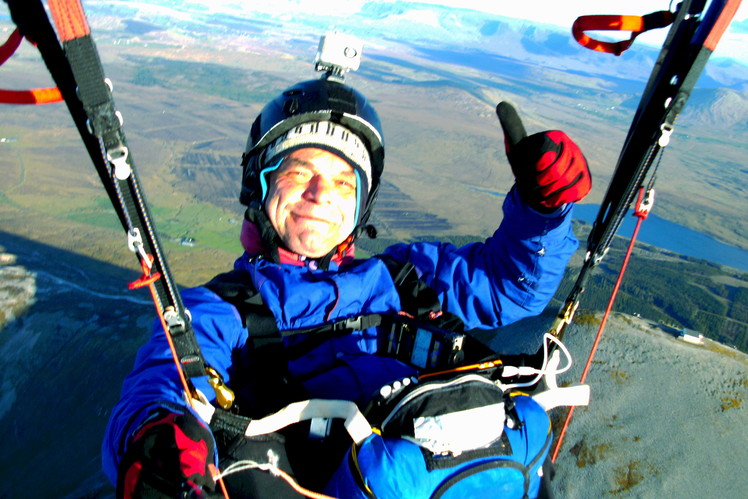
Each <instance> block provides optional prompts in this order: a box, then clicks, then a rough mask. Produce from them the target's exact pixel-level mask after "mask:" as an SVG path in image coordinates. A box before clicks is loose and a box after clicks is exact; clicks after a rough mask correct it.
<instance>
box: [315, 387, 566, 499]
mask: <svg viewBox="0 0 748 499" xmlns="http://www.w3.org/2000/svg"><path fill="white" fill-rule="evenodd" d="M400 385H401V386H402V384H400ZM401 386H398V387H396V388H401ZM399 391H400V393H399V394H398V396H396V397H392V396H390V397H388V398H389V400H387V401H385V402H384V403H380V404H379V405H380V407H374V410H372V411H367V418H368V419H369V420H370V421H371V420H381V424H379V425H377V426H378V430H375V433H373V434H372V435H370V436H369V437H368V438H366V439H365V440H363V441H362V442H360V443H359V444H355V445H354V446H353V447H352V448H351V449H350V450H349V451H348V453H347V454H346V456H345V458H344V460H343V462H342V464H341V466H340V467H339V468H338V469H337V471H336V472H335V474H334V475H333V477H332V479H331V481H330V482H329V484H328V486H327V487H326V490H325V493H327V494H329V495H331V496H334V497H340V498H346V499H348V498H362V499H367V498H372V497H376V498H380V499H387V498H397V499H403V498H414V499H421V498H423V499H427V498H443V499H452V498H466V497H488V496H490V497H501V498H524V497H536V496H537V493H538V489H539V487H540V480H541V475H542V465H543V462H544V461H545V458H546V456H547V454H548V450H549V447H550V444H551V440H552V432H551V425H550V420H549V418H548V415H547V414H546V412H545V411H544V410H543V408H542V407H540V405H538V404H537V402H535V401H534V400H533V399H532V398H531V397H529V396H527V395H523V394H516V395H505V394H504V393H503V391H502V390H501V388H499V387H498V386H497V385H496V384H495V383H494V382H492V381H491V380H489V379H487V378H485V377H483V376H480V375H477V374H467V375H462V376H459V377H457V378H454V379H451V380H446V381H429V382H425V383H421V384H418V385H414V384H411V386H409V387H408V389H400V390H399ZM387 395H389V394H387Z"/></svg>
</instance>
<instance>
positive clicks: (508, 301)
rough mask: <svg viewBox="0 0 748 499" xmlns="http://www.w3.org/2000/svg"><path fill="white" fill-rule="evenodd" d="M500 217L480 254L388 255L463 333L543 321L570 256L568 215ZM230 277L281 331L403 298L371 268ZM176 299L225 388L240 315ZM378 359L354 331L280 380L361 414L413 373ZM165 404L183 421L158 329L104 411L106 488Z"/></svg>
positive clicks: (520, 211)
mask: <svg viewBox="0 0 748 499" xmlns="http://www.w3.org/2000/svg"><path fill="white" fill-rule="evenodd" d="M503 208H504V219H503V221H502V223H501V225H500V227H499V228H498V229H497V231H496V232H495V233H494V234H493V236H491V237H490V238H488V239H487V240H486V241H485V242H483V243H473V244H468V245H466V246H463V247H461V248H456V247H454V246H453V245H450V244H441V243H413V244H397V245H394V246H391V247H389V248H388V249H387V250H386V251H385V253H386V254H388V255H391V256H392V257H394V258H396V259H397V260H399V261H401V262H405V261H409V262H411V263H412V264H414V265H415V267H416V269H417V271H418V273H419V275H420V277H421V279H423V280H424V281H425V282H426V283H427V284H428V285H429V286H431V287H432V288H433V289H434V290H435V291H437V293H438V296H439V299H440V301H441V303H442V310H444V311H446V312H451V313H453V314H456V315H457V316H458V317H459V318H460V319H462V321H463V322H464V323H465V328H466V329H475V328H488V329H493V328H497V327H499V326H502V325H506V324H509V323H512V322H514V321H517V320H519V319H522V318H524V317H528V316H532V315H537V314H539V313H540V312H542V310H543V309H544V308H545V306H546V305H547V304H548V302H549V301H550V299H551V298H552V296H553V294H554V293H555V291H556V289H557V287H558V284H559V283H560V281H561V278H562V276H563V272H564V269H565V267H566V264H567V262H568V260H569V258H570V257H571V255H572V253H573V252H574V250H575V249H576V248H577V246H578V242H577V240H576V238H575V237H574V235H573V233H572V231H571V209H572V207H571V205H569V206H567V207H565V208H564V209H562V210H559V212H558V213H554V214H552V215H542V214H539V213H537V212H536V211H534V210H532V209H530V208H528V207H527V206H526V205H524V204H523V203H522V202H521V201H520V200H519V196H518V195H517V194H516V192H515V191H514V190H512V191H511V192H510V193H509V195H507V197H506V199H505V202H504V207H503ZM235 268H238V269H244V270H247V271H248V272H249V274H250V275H251V276H252V279H253V281H254V285H255V287H256V289H258V290H259V292H260V293H261V295H262V298H263V300H264V302H265V304H267V306H268V307H269V308H270V310H271V311H272V312H273V315H274V316H275V318H276V323H277V326H278V328H279V330H287V329H297V328H304V327H312V326H315V325H320V324H324V323H325V322H327V321H332V320H336V319H344V318H349V317H356V316H359V315H362V314H368V313H372V314H395V313H397V312H398V311H400V297H399V295H398V293H397V290H396V289H395V286H394V284H393V282H392V278H391V276H390V273H389V271H388V270H387V268H386V266H385V265H384V263H383V262H382V261H381V260H379V259H369V260H357V261H355V262H354V263H353V264H351V265H347V266H345V267H344V268H340V269H332V270H328V271H320V270H313V269H312V268H310V267H299V266H294V265H280V264H274V263H271V262H268V261H267V260H265V259H263V258H254V257H250V256H249V255H247V254H245V255H243V256H242V257H241V258H239V259H238V260H237V261H236V263H235ZM182 298H183V301H184V304H185V306H186V307H187V309H188V310H189V311H190V313H191V315H192V326H193V329H194V331H195V334H196V335H197V339H198V342H199V343H200V346H201V349H202V352H203V355H204V357H205V359H206V361H207V362H208V364H210V365H211V366H212V367H214V368H215V369H217V370H218V371H219V372H220V373H221V374H222V375H223V377H224V379H225V380H226V382H227V384H229V386H230V385H231V376H230V374H231V372H232V368H233V367H234V366H232V353H235V352H238V351H240V350H241V349H242V348H243V347H244V345H245V343H246V342H247V338H248V336H247V331H246V329H245V328H244V327H243V324H242V321H241V318H240V316H239V314H238V312H237V310H236V309H235V308H234V306H233V305H230V304H229V303H227V302H225V301H223V300H222V299H221V298H219V297H218V296H217V295H215V294H214V293H213V292H212V291H210V290H208V289H207V288H205V287H198V288H193V289H187V290H185V291H184V292H183V294H182ZM292 338H295V337H292ZM375 352H376V331H375V330H373V329H371V330H365V331H359V332H355V333H352V334H349V335H347V336H344V337H340V338H335V339H333V340H329V341H327V342H325V343H324V344H322V345H320V346H318V347H317V348H315V349H314V350H312V351H311V352H309V354H308V355H305V356H304V357H303V359H300V360H298V361H294V362H291V363H290V365H289V371H290V373H291V375H292V376H296V377H298V378H299V379H301V378H303V379H305V380H306V381H304V387H305V388H306V390H307V391H308V392H309V393H310V394H311V396H312V397H316V398H342V399H346V400H353V401H356V402H357V403H359V404H364V403H365V402H366V401H367V398H368V397H369V396H371V395H372V394H373V393H375V391H377V390H378V389H379V388H381V386H382V385H384V384H386V383H389V382H391V381H393V380H395V379H400V378H402V377H404V376H409V375H412V374H414V373H413V370H412V368H411V367H409V366H406V365H405V364H402V363H400V362H397V361H395V360H394V359H390V358H383V357H378V356H375V355H372V354H373V353H375ZM193 382H194V383H195V386H196V388H198V389H200V390H201V391H202V392H203V393H204V394H206V395H207V396H208V397H212V396H214V393H213V389H212V388H210V387H209V386H208V384H207V381H206V380H205V379H203V378H198V379H193ZM164 404H170V405H178V406H182V407H184V408H185V411H187V410H190V409H189V407H188V405H187V403H186V402H185V400H184V398H183V394H182V389H181V385H180V382H179V378H178V375H177V372H176V369H175V367H174V364H173V361H172V357H171V352H170V351H169V348H168V345H167V342H166V338H165V335H164V332H163V330H162V329H161V326H160V324H159V325H158V326H157V327H155V328H154V332H153V334H152V336H151V339H150V341H149V342H148V343H147V344H146V345H144V346H143V347H142V348H141V349H140V351H139V352H138V355H137V358H136V361H135V367H134V369H133V371H132V373H130V375H129V376H128V377H127V378H126V379H125V381H124V384H123V388H122V394H121V398H120V401H119V402H118V403H117V405H116V406H115V407H114V409H113V410H112V414H111V417H110V421H109V426H108V428H107V432H106V435H105V439H104V442H103V446H102V452H103V466H104V471H105V473H106V474H107V476H108V477H109V478H110V479H111V480H112V482H113V483H116V476H117V465H118V463H119V460H120V458H121V456H122V455H123V454H124V452H125V450H126V445H127V444H128V440H129V437H130V434H131V432H132V431H133V430H134V429H135V428H137V427H138V425H139V423H140V422H141V421H142V420H143V419H144V418H145V417H146V416H147V415H148V414H149V413H150V412H151V411H152V410H153V409H155V408H156V407H159V406H162V405H164Z"/></svg>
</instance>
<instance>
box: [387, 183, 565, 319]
mask: <svg viewBox="0 0 748 499" xmlns="http://www.w3.org/2000/svg"><path fill="white" fill-rule="evenodd" d="M503 209H504V219H503V220H502V222H501V225H500V226H499V228H498V229H497V230H496V232H495V233H494V234H493V236H491V237H489V238H488V239H487V240H486V241H485V242H482V243H472V244H468V245H466V246H463V247H461V248H456V247H455V246H453V245H451V244H440V243H414V244H410V245H405V244H398V245H394V246H392V247H390V248H388V249H387V251H386V253H387V254H389V255H391V256H393V257H395V258H396V259H398V260H400V261H406V260H408V261H410V262H411V263H413V264H414V265H415V266H416V268H417V269H418V271H419V272H420V274H421V276H420V277H421V278H422V279H423V280H424V281H425V282H426V283H427V284H429V285H430V286H431V287H432V288H434V289H435V290H436V291H437V293H438V294H439V297H440V299H441V301H442V307H443V310H445V311H448V312H451V313H454V314H456V315H457V316H459V317H460V318H461V319H462V320H463V322H464V323H465V326H466V328H467V329H476V328H483V329H492V328H496V327H499V326H503V325H506V324H510V323H512V322H515V321H517V320H519V319H522V318H525V317H529V316H533V315H537V314H540V313H541V312H542V311H543V309H544V308H545V306H546V305H547V304H548V302H549V301H550V300H551V298H552V297H553V294H554V293H555V292H556V289H557V288H558V285H559V284H560V282H561V278H562V277H563V274H564V269H565V267H566V264H567V263H568V261H569V258H570V257H571V255H572V254H573V253H574V251H575V250H576V249H577V247H578V245H579V243H578V241H577V239H576V238H575V237H574V234H573V233H572V230H571V211H572V205H567V206H566V207H564V208H561V209H559V210H558V212H557V213H553V214H551V215H544V214H541V213H538V212H536V211H535V210H532V209H531V208H529V207H528V206H527V205H525V204H524V203H523V202H522V201H521V200H520V199H519V195H518V194H517V192H516V190H515V189H512V190H511V191H510V192H509V194H508V195H507V196H506V199H505V201H504V206H503Z"/></svg>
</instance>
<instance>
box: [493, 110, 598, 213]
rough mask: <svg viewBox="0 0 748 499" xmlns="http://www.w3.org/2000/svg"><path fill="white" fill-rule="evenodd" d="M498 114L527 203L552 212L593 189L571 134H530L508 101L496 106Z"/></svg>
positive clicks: (518, 188) (554, 132) (582, 156)
mask: <svg viewBox="0 0 748 499" xmlns="http://www.w3.org/2000/svg"><path fill="white" fill-rule="evenodd" d="M496 114H497V115H498V117H499V121H500V122H501V128H502V129H503V130H504V144H505V147H506V156H507V158H508V159H509V164H510V165H511V167H512V172H513V173H514V178H515V180H516V183H517V190H518V191H519V195H520V197H521V198H522V200H523V201H524V202H525V203H527V204H528V205H530V206H531V207H532V208H534V209H536V210H538V211H541V212H545V213H550V212H553V211H555V210H556V209H558V208H559V207H561V206H562V205H564V204H566V203H573V202H576V201H579V200H581V199H582V198H584V197H585V196H586V195H587V193H589V192H590V188H591V187H592V179H591V178H590V170H589V167H588V166H587V160H586V159H585V158H584V154H582V151H581V150H580V149H579V146H577V145H576V144H575V143H574V141H573V140H571V139H570V138H569V136H568V135H566V134H565V133H564V132H561V131H558V130H552V131H546V132H540V133H536V134H534V135H530V136H529V137H528V136H527V132H526V131H525V127H524V126H523V125H522V120H520V118H519V116H518V115H517V111H516V110H515V109H514V107H512V105H511V104H509V103H507V102H501V103H499V105H498V106H496Z"/></svg>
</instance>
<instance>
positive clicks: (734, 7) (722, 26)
mask: <svg viewBox="0 0 748 499" xmlns="http://www.w3.org/2000/svg"><path fill="white" fill-rule="evenodd" d="M739 7H740V0H728V1H727V3H726V4H725V6H724V8H723V9H722V10H721V11H720V13H719V17H718V18H717V20H716V21H715V23H714V28H713V29H712V30H711V31H709V36H707V37H706V40H704V47H706V48H708V49H709V50H712V51H713V50H714V49H715V48H716V47H717V43H718V42H719V39H720V38H722V35H723V34H724V33H725V31H726V30H727V27H728V26H729V25H730V22H732V18H733V17H735V13H736V12H737V11H738V8H739Z"/></svg>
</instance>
